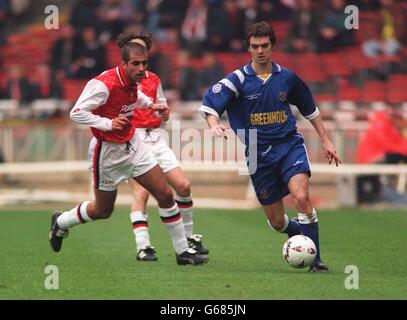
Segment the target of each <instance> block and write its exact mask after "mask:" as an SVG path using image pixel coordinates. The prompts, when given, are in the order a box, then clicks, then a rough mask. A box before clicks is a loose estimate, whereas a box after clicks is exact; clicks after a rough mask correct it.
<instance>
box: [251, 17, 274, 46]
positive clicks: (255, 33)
mask: <svg viewBox="0 0 407 320" xmlns="http://www.w3.org/2000/svg"><path fill="white" fill-rule="evenodd" d="M251 37H268V38H269V39H270V42H271V46H272V47H274V46H275V44H276V42H277V38H276V34H275V33H274V30H273V28H272V27H271V26H270V25H269V24H268V23H267V22H266V21H261V22H258V23H255V24H254V25H252V26H251V27H250V28H249V31H248V32H247V35H246V39H245V44H246V47H247V48H249V47H250V38H251Z"/></svg>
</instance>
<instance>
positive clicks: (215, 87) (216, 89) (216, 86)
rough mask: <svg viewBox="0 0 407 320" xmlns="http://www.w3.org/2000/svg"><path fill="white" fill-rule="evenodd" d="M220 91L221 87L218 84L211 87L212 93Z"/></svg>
mask: <svg viewBox="0 0 407 320" xmlns="http://www.w3.org/2000/svg"><path fill="white" fill-rule="evenodd" d="M220 90H222V86H221V84H220V83H217V84H215V85H214V86H213V87H212V92H213V93H219V92H220Z"/></svg>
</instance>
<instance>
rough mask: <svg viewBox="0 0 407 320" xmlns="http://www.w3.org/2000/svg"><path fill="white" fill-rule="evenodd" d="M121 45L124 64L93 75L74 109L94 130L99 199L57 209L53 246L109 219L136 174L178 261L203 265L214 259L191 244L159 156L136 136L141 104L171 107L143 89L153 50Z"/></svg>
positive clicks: (92, 146)
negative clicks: (123, 184) (73, 232)
mask: <svg viewBox="0 0 407 320" xmlns="http://www.w3.org/2000/svg"><path fill="white" fill-rule="evenodd" d="M120 49H121V58H122V61H121V64H120V65H119V66H118V67H116V68H113V69H110V70H107V71H105V72H103V73H102V74H100V75H99V76H97V77H95V78H93V79H92V80H90V81H89V82H88V83H87V85H86V86H85V88H84V90H83V92H82V94H81V96H80V97H79V99H78V101H77V102H76V104H75V106H74V107H73V108H72V110H71V112H70V117H71V119H72V120H73V121H75V122H78V123H80V124H86V125H89V126H90V127H91V131H92V133H93V135H94V137H93V138H92V140H91V142H90V146H89V154H88V155H89V162H90V166H89V167H90V172H91V174H92V176H93V179H92V180H93V185H94V194H95V200H92V201H85V202H82V203H81V204H79V205H77V206H76V207H74V208H73V209H71V210H68V211H56V212H54V213H53V214H52V218H51V231H50V235H49V238H50V243H51V247H52V249H53V250H54V251H55V252H58V251H60V249H61V246H62V240H63V238H66V237H67V235H68V229H69V228H72V227H73V226H76V225H79V224H83V223H86V222H92V221H94V220H98V219H107V218H109V217H110V216H111V214H112V212H113V209H114V204H115V200H116V196H117V188H118V185H119V183H120V182H121V181H125V180H127V179H129V178H133V179H134V180H137V182H138V183H140V184H141V185H142V186H144V187H145V188H146V189H147V190H149V191H150V192H151V193H152V194H153V196H154V197H155V198H156V199H157V202H158V206H159V213H160V216H161V219H162V221H163V222H164V223H165V225H166V227H167V230H168V232H169V233H170V236H171V240H172V243H173V246H174V249H175V254H176V261H177V263H178V264H202V263H204V262H206V261H207V260H208V259H207V256H203V255H200V254H198V253H197V251H196V250H193V249H191V248H189V246H188V241H187V239H186V235H185V230H184V226H183V223H182V217H181V214H180V212H179V209H178V206H177V204H176V203H175V201H174V197H173V193H172V190H171V188H170V187H169V185H168V183H167V182H166V180H165V178H164V174H163V172H162V170H161V168H160V166H159V165H158V163H157V160H155V158H154V156H153V154H152V153H151V151H150V150H149V149H148V148H147V147H146V146H145V144H144V143H143V142H142V141H141V140H140V139H139V138H138V136H136V135H134V132H135V129H136V127H135V122H134V117H135V110H136V109H137V108H144V109H150V110H151V111H156V112H158V113H159V114H161V116H163V117H166V114H167V113H168V106H166V105H159V104H155V103H153V102H152V100H151V99H150V98H148V97H147V96H146V95H145V94H143V93H142V92H141V91H140V90H139V88H138V83H139V82H140V81H141V79H142V78H144V76H145V71H146V66H147V63H148V52H147V50H146V48H145V47H143V46H141V45H140V44H137V43H128V44H126V45H124V46H123V47H121V48H120Z"/></svg>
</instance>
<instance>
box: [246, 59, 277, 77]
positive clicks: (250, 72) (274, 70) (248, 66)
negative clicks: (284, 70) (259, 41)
mask: <svg viewBox="0 0 407 320" xmlns="http://www.w3.org/2000/svg"><path fill="white" fill-rule="evenodd" d="M271 64H272V69H271V72H272V73H273V74H274V73H278V72H281V67H280V65H279V64H277V63H274V62H272V63H271ZM243 69H244V71H245V72H246V74H248V75H256V72H255V71H254V70H253V68H252V60H250V61H249V63H248V64H246V65H245V66H244V67H243Z"/></svg>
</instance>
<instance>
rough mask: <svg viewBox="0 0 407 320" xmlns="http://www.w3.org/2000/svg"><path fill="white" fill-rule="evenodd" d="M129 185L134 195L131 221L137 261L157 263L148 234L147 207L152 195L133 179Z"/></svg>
mask: <svg viewBox="0 0 407 320" xmlns="http://www.w3.org/2000/svg"><path fill="white" fill-rule="evenodd" d="M129 184H130V186H131V190H132V193H133V202H132V204H131V213H130V220H131V223H132V225H133V233H134V238H135V242H136V247H137V256H136V259H137V260H140V261H156V260H157V256H156V255H155V249H154V247H152V246H151V242H150V234H149V232H148V216H147V211H146V205H147V201H148V198H149V195H150V193H149V192H148V191H147V190H146V189H144V188H143V187H142V186H141V185H140V184H138V183H137V182H136V181H134V180H133V179H130V181H129Z"/></svg>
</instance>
